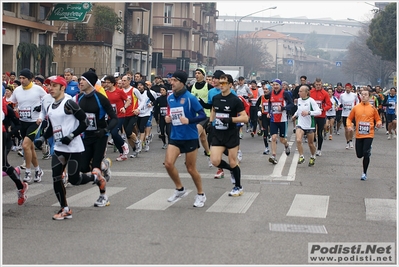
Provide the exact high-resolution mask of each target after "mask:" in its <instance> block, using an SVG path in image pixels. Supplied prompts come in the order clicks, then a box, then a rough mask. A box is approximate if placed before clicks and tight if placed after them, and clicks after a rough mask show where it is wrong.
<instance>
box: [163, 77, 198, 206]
mask: <svg viewBox="0 0 399 267" xmlns="http://www.w3.org/2000/svg"><path fill="white" fill-rule="evenodd" d="M187 77H188V75H187V73H185V72H183V71H176V72H175V73H174V74H173V75H172V78H171V79H170V82H171V85H172V90H173V94H172V95H170V96H168V105H169V108H170V110H169V112H168V114H167V115H166V116H165V121H166V123H172V129H171V136H170V143H169V145H168V148H167V150H166V155H165V162H164V164H165V168H166V171H167V172H168V174H169V176H170V178H171V179H172V181H173V182H174V184H175V187H176V190H175V193H174V194H173V195H172V196H171V197H170V198H168V201H169V202H176V201H178V200H180V199H181V198H183V197H185V196H186V195H187V194H188V193H187V192H186V189H185V188H184V186H183V184H182V182H181V180H180V177H179V172H178V170H177V168H176V167H175V162H176V159H177V158H178V156H179V155H180V153H185V154H186V161H185V165H186V169H187V172H188V173H189V174H190V175H191V178H192V179H193V181H194V184H195V187H196V188H197V195H196V196H195V202H194V205H193V206H194V207H197V208H202V207H203V206H204V204H205V201H206V196H205V193H204V191H203V190H202V181H201V176H200V174H199V173H198V171H197V168H196V161H197V152H198V147H199V141H198V130H197V126H196V125H197V123H198V122H200V121H202V120H204V119H205V118H206V115H205V112H204V109H203V108H202V106H201V105H200V103H199V102H198V100H197V98H196V97H195V96H193V95H192V94H190V93H189V92H188V91H187V89H186V87H185V83H186V82H187Z"/></svg>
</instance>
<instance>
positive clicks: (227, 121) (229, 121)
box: [220, 117, 233, 124]
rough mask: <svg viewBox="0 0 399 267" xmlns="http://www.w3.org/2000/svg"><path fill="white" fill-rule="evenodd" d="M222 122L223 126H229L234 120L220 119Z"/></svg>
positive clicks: (230, 118) (229, 118)
mask: <svg viewBox="0 0 399 267" xmlns="http://www.w3.org/2000/svg"><path fill="white" fill-rule="evenodd" d="M220 121H221V122H223V124H229V123H232V122H233V118H232V117H228V118H223V119H220Z"/></svg>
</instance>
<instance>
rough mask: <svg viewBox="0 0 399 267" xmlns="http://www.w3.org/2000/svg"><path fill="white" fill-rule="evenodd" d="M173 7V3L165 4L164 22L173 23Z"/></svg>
mask: <svg viewBox="0 0 399 267" xmlns="http://www.w3.org/2000/svg"><path fill="white" fill-rule="evenodd" d="M172 8H173V5H171V4H165V14H164V17H165V18H164V23H167V24H172Z"/></svg>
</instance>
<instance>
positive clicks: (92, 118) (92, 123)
mask: <svg viewBox="0 0 399 267" xmlns="http://www.w3.org/2000/svg"><path fill="white" fill-rule="evenodd" d="M86 117H87V121H88V123H89V126H87V128H86V130H87V131H95V130H97V123H96V114H94V113H86Z"/></svg>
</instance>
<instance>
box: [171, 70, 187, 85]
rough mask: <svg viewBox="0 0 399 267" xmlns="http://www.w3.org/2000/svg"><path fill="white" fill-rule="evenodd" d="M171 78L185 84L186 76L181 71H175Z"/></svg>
mask: <svg viewBox="0 0 399 267" xmlns="http://www.w3.org/2000/svg"><path fill="white" fill-rule="evenodd" d="M172 77H174V78H176V80H178V81H180V82H181V83H184V84H186V82H187V78H188V75H187V73H186V72H184V71H182V70H177V71H175V73H173V75H172Z"/></svg>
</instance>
